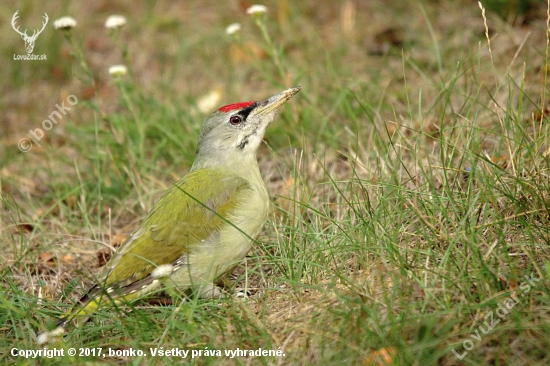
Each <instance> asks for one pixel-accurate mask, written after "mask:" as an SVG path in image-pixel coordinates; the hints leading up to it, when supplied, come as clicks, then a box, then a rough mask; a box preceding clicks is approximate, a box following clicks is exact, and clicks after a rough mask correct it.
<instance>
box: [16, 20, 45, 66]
mask: <svg viewBox="0 0 550 366" xmlns="http://www.w3.org/2000/svg"><path fill="white" fill-rule="evenodd" d="M18 13H19V10H18V11H16V12H15V14H13V17H12V18H11V26H12V27H13V29H14V30H15V31H16V32H17V33H19V35H21V38H23V41H25V48H26V49H27V54H26V55H16V54H14V55H13V59H14V60H47V57H46V55H45V54H44V55H35V54H33V53H32V50H33V49H34V43H35V42H36V38H38V36H39V35H40V33H42V31H43V30H44V28H46V24H48V20H49V18H48V14H46V13H44V22H42V29H40V30H38V29H36V30H34V31H33V33H32V35H31V36H29V35H28V34H27V30H26V29H25V31H24V32H21V31H20V30H19V27H16V23H17V18H19V15H18Z"/></svg>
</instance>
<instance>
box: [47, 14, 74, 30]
mask: <svg viewBox="0 0 550 366" xmlns="http://www.w3.org/2000/svg"><path fill="white" fill-rule="evenodd" d="M53 26H54V27H55V29H63V30H68V29H71V28H74V27H76V20H75V19H74V18H73V17H69V16H65V17H61V18H59V19H57V20H56V21H54V22H53Z"/></svg>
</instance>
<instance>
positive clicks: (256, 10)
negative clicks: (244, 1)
mask: <svg viewBox="0 0 550 366" xmlns="http://www.w3.org/2000/svg"><path fill="white" fill-rule="evenodd" d="M264 13H267V7H266V6H265V5H252V6H251V7H250V8H248V9H246V14H249V15H253V16H254V15H262V14H264Z"/></svg>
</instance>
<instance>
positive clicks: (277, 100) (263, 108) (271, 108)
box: [250, 86, 302, 116]
mask: <svg viewBox="0 0 550 366" xmlns="http://www.w3.org/2000/svg"><path fill="white" fill-rule="evenodd" d="M300 89H302V87H301V86H296V87H294V88H290V89H287V90H285V91H283V92H281V93H279V94H276V95H274V96H272V97H271V98H268V99H266V100H264V101H262V102H258V106H257V107H256V108H254V110H252V112H250V116H255V115H264V116H266V115H269V114H271V113H275V112H277V111H278V110H279V108H281V106H282V105H283V104H285V102H286V101H287V100H289V99H290V98H292V97H293V96H294V94H296V93H298V91H299V90H300Z"/></svg>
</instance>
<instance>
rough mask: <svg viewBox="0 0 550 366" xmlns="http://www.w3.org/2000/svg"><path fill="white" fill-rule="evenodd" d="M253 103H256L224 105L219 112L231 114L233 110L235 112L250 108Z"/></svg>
mask: <svg viewBox="0 0 550 366" xmlns="http://www.w3.org/2000/svg"><path fill="white" fill-rule="evenodd" d="M252 103H254V101H250V102H240V103H233V104H228V105H224V106H223V107H221V108H220V109H218V111H220V112H224V113H225V112H229V111H232V110H235V109H241V108H244V107H248V106H249V105H251V104H252Z"/></svg>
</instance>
